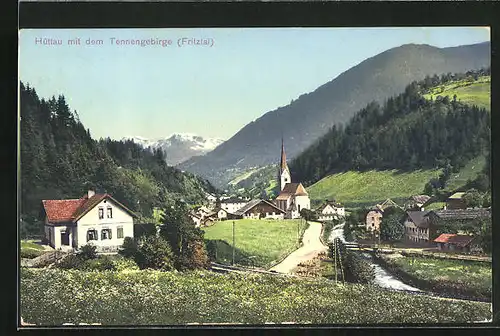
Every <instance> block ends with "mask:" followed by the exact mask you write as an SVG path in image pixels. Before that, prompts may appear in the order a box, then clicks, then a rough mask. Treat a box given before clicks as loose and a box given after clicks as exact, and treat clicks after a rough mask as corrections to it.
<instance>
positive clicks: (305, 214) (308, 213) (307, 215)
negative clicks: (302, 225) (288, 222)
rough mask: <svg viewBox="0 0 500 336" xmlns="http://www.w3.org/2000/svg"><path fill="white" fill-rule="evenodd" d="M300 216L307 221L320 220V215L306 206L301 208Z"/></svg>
mask: <svg viewBox="0 0 500 336" xmlns="http://www.w3.org/2000/svg"><path fill="white" fill-rule="evenodd" d="M300 216H301V217H302V218H304V219H305V220H306V221H317V220H318V215H317V214H316V212H314V211H312V210H309V209H305V208H304V209H301V210H300Z"/></svg>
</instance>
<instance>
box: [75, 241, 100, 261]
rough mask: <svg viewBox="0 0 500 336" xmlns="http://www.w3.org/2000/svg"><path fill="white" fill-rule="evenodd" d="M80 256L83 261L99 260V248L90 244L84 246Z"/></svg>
mask: <svg viewBox="0 0 500 336" xmlns="http://www.w3.org/2000/svg"><path fill="white" fill-rule="evenodd" d="M78 255H79V257H80V258H81V259H82V260H90V259H95V258H97V247H95V246H94V245H90V244H87V245H84V246H82V247H81V249H80V252H79V253H78Z"/></svg>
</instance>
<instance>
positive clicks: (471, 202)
mask: <svg viewBox="0 0 500 336" xmlns="http://www.w3.org/2000/svg"><path fill="white" fill-rule="evenodd" d="M462 199H463V200H464V203H465V205H466V206H467V207H468V208H478V207H481V206H482V204H483V196H482V195H481V193H480V192H479V191H477V190H476V189H469V190H467V192H466V193H465V194H464V195H463V197H462Z"/></svg>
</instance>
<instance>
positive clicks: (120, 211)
mask: <svg viewBox="0 0 500 336" xmlns="http://www.w3.org/2000/svg"><path fill="white" fill-rule="evenodd" d="M99 209H102V214H103V218H102V219H100V218H99ZM108 209H111V218H108ZM131 222H133V216H131V215H130V212H129V211H126V210H125V209H124V207H123V206H122V205H121V204H119V203H117V202H116V201H115V200H114V199H112V198H104V199H102V200H101V201H100V202H99V203H97V204H95V205H94V206H93V207H92V208H89V209H87V210H86V211H85V214H83V215H81V216H80V217H79V219H78V225H93V224H97V223H131Z"/></svg>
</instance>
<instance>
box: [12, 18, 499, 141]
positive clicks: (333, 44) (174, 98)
mask: <svg viewBox="0 0 500 336" xmlns="http://www.w3.org/2000/svg"><path fill="white" fill-rule="evenodd" d="M78 38H79V39H80V45H78V44H76V39H78ZM192 39H195V40H199V41H200V42H201V43H200V44H194V43H193V44H190V43H189V41H192ZM50 40H57V41H61V43H62V44H61V45H56V44H50V42H48V41H50ZM70 40H72V41H75V42H70ZM132 40H133V41H136V40H139V42H140V41H141V40H149V42H150V44H149V45H143V46H141V45H131V44H130V43H131V41H132ZM151 40H153V41H154V42H156V44H153V45H151ZM489 40H490V31H489V29H488V28H487V27H456V28H455V27H432V28H426V27H409V28H189V29H177V28H176V29H173V28H169V29H23V30H20V32H19V78H20V80H21V81H22V82H23V83H24V84H29V85H30V86H31V87H34V88H35V90H36V91H37V94H38V96H39V97H40V98H45V99H48V98H50V97H52V96H56V97H57V96H58V95H60V94H62V95H64V96H65V97H66V100H67V102H68V104H69V106H70V108H71V109H72V110H76V111H77V113H78V115H79V117H80V120H81V122H82V123H83V124H84V126H85V127H86V128H89V129H90V132H91V135H92V137H93V138H95V139H99V138H101V137H108V136H109V137H110V138H112V139H117V140H119V139H121V138H123V137H127V136H141V137H144V138H147V139H150V140H155V139H159V138H165V137H168V136H169V135H171V134H172V133H192V134H197V135H201V136H204V137H217V138H222V139H224V140H227V139H229V138H230V137H231V136H233V135H234V134H235V133H237V132H238V131H239V130H240V129H241V128H242V127H243V126H245V125H246V124H248V123H249V122H251V121H253V120H255V119H257V118H259V117H260V116H262V115H263V114H265V113H267V112H269V111H272V110H275V109H276V108H278V107H281V106H285V105H287V104H289V103H290V101H291V100H292V99H296V98H298V97H299V96H300V95H302V94H304V93H308V92H311V91H314V90H315V89H316V88H317V87H319V86H321V85H323V84H325V83H326V82H328V81H330V80H332V79H334V78H335V77H337V76H338V75H340V74H341V73H342V72H344V71H346V70H348V69H349V68H351V67H353V66H355V65H357V64H359V63H360V62H362V61H363V60H365V59H367V58H370V57H372V56H375V55H377V54H379V53H381V52H383V51H385V50H387V49H390V48H394V47H398V46H401V45H403V44H408V43H415V44H429V45H432V46H436V47H441V48H442V47H453V46H458V45H466V44H473V43H480V42H485V41H489ZM99 41H101V42H99ZM127 41H128V43H129V44H126V43H127ZM169 41H170V43H171V44H168V43H169ZM87 42H88V43H89V44H87ZM120 42H121V43H120ZM158 42H160V44H159V43H158ZM203 42H206V44H203ZM92 43H93V44H92ZM161 43H163V45H162V44H161Z"/></svg>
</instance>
